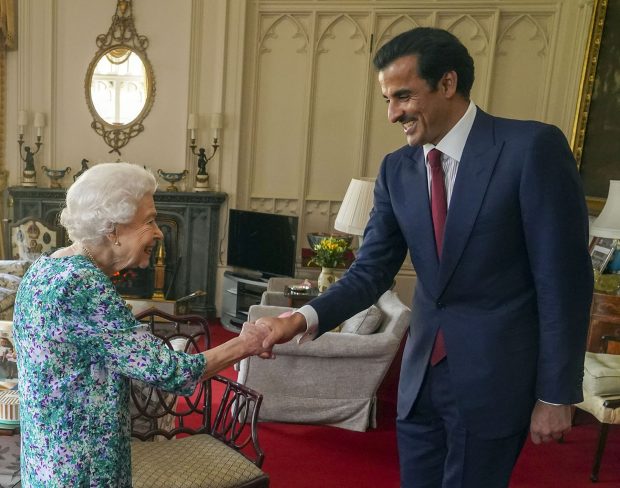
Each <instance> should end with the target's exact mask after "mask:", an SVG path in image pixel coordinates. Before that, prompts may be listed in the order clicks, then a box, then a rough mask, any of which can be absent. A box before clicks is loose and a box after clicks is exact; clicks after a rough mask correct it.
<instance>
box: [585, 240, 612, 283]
mask: <svg viewBox="0 0 620 488" xmlns="http://www.w3.org/2000/svg"><path fill="white" fill-rule="evenodd" d="M617 243H618V240H617V239H609V238H605V237H595V238H594V239H592V244H590V257H591V258H592V268H593V269H594V270H595V271H598V272H599V273H601V274H603V272H604V271H605V268H606V267H607V264H608V263H609V260H610V259H611V257H612V256H613V254H614V251H615V250H616V244H617Z"/></svg>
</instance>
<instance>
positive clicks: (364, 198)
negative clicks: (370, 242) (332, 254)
mask: <svg viewBox="0 0 620 488" xmlns="http://www.w3.org/2000/svg"><path fill="white" fill-rule="evenodd" d="M374 189H375V179H374V178H353V179H352V180H351V183H349V188H347V193H346V194H345V196H344V200H343V201H342V205H341V206H340V210H339V211H338V215H337V216H336V222H335V223H334V228H335V229H336V230H339V231H341V232H346V233H347V234H354V235H357V236H361V235H362V234H364V229H365V228H366V224H367V223H368V219H369V218H370V211H371V210H372V205H373V192H374Z"/></svg>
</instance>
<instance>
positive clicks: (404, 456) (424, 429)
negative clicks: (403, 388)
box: [396, 358, 528, 488]
mask: <svg viewBox="0 0 620 488" xmlns="http://www.w3.org/2000/svg"><path fill="white" fill-rule="evenodd" d="M448 361H449V358H446V359H444V360H443V361H441V362H440V363H438V364H437V365H435V366H430V365H429V366H428V368H427V371H426V374H425V377H424V381H423V384H422V388H421V390H420V393H419V395H418V398H417V399H416V402H415V404H414V406H413V409H412V411H411V413H410V415H409V417H408V418H404V419H401V418H398V419H397V421H396V431H397V438H398V453H399V461H400V477H401V487H402V488H482V487H484V488H505V487H507V486H508V483H509V481H510V475H511V473H512V469H513V467H514V465H515V463H516V461H517V458H518V457H519V453H520V452H521V449H522V448H523V444H524V442H525V439H526V438H527V434H528V428H527V427H526V428H525V429H524V430H523V431H522V432H519V433H518V434H516V435H512V436H510V437H505V438H500V439H482V438H480V437H478V436H476V435H475V434H473V433H472V432H469V431H468V430H467V429H466V428H465V426H464V423H463V421H462V419H461V416H460V414H459V411H458V408H457V403H456V399H455V398H454V394H453V389H452V385H451V383H450V374H449V363H448Z"/></svg>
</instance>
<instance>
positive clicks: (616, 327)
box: [587, 291, 620, 354]
mask: <svg viewBox="0 0 620 488" xmlns="http://www.w3.org/2000/svg"><path fill="white" fill-rule="evenodd" d="M604 335H614V336H620V295H611V294H609V293H602V292H598V291H596V292H594V296H593V297H592V309H591V312H590V327H589V329H588V342H587V350H588V351H590V352H601V337H602V336H604ZM607 352H608V353H610V354H620V346H618V344H617V343H613V342H610V343H609V348H608V351H607Z"/></svg>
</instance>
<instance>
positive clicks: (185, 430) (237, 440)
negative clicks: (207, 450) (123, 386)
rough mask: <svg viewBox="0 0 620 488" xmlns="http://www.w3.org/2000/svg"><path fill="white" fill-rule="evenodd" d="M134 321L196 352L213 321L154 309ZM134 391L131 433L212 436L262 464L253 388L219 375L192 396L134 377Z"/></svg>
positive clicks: (167, 341) (206, 340)
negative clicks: (171, 391)
mask: <svg viewBox="0 0 620 488" xmlns="http://www.w3.org/2000/svg"><path fill="white" fill-rule="evenodd" d="M136 319H137V320H139V321H140V322H142V323H144V324H145V326H146V327H148V328H149V330H150V331H151V333H153V334H154V335H155V336H157V337H159V338H160V339H162V341H163V342H164V343H165V344H166V345H167V346H168V347H170V348H171V349H174V350H177V351H183V352H186V353H190V354H194V353H200V352H203V351H205V350H207V349H209V347H210V344H211V338H210V334H209V323H208V321H207V319H205V318H204V317H201V316H199V315H176V316H175V315H171V314H168V313H166V312H163V311H161V310H158V309H156V308H150V309H148V310H144V311H143V312H140V313H138V314H137V315H136ZM130 394H131V403H132V404H133V405H132V408H131V435H132V437H135V438H137V439H140V440H142V441H148V440H155V439H156V438H157V437H158V436H163V437H164V438H165V439H173V438H177V435H179V434H184V435H196V434H208V435H211V436H212V437H214V438H216V439H218V440H219V441H221V442H223V443H224V444H226V445H228V446H229V447H231V448H233V449H234V450H236V451H239V452H241V454H243V455H244V456H245V457H246V458H247V459H249V460H250V461H251V462H252V463H254V464H255V465H256V466H258V467H260V466H261V465H262V463H263V459H264V454H263V452H262V450H261V449H260V446H259V445H258V441H257V437H256V432H255V428H256V423H257V422H258V410H259V408H260V404H261V402H262V395H260V394H258V393H256V392H255V391H253V390H251V389H249V388H247V387H245V386H243V385H240V384H237V383H235V382H234V381H232V380H230V379H228V378H224V377H222V376H219V375H215V376H213V377H211V378H208V379H205V380H202V381H201V382H199V383H198V385H197V386H196V389H195V390H194V392H193V393H192V394H191V395H177V394H174V393H170V392H166V391H163V390H159V389H157V388H156V387H154V386H151V385H148V384H146V383H143V382H141V381H138V380H133V379H132V380H131V393H130Z"/></svg>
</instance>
